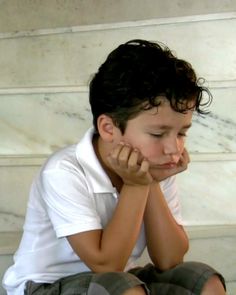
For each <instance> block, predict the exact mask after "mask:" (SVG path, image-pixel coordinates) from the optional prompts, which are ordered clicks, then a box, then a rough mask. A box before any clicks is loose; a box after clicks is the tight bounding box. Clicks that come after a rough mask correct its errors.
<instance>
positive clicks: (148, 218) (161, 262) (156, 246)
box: [144, 183, 188, 270]
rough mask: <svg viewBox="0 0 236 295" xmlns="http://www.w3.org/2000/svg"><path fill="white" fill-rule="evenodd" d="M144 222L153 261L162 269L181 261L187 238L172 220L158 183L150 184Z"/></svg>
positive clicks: (186, 247) (186, 248) (180, 227)
mask: <svg viewBox="0 0 236 295" xmlns="http://www.w3.org/2000/svg"><path fill="white" fill-rule="evenodd" d="M144 223H145V232H146V239H147V247H148V252H149V255H150V258H151V259H152V261H153V263H154V264H155V265H156V266H157V267H159V268H160V269H163V270H165V269H169V268H171V267H173V266H175V265H177V264H178V263H181V262H182V261H183V257H184V254H185V253H186V252H187V250H188V238H187V236H186V234H185V232H184V229H183V227H182V226H181V225H178V224H177V223H176V221H175V220H174V218H173V216H172V214H171V212H170V210H169V208H168V205H167V203H166V201H165V199H164V196H163V193H162V191H161V189H160V185H159V184H158V183H154V184H153V185H152V186H151V189H150V195H149V198H148V201H147V205H146V210H145V217H144Z"/></svg>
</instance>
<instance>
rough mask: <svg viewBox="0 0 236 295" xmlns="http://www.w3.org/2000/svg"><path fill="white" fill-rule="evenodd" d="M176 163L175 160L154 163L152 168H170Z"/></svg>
mask: <svg viewBox="0 0 236 295" xmlns="http://www.w3.org/2000/svg"><path fill="white" fill-rule="evenodd" d="M176 165H177V163H175V162H168V163H163V164H158V165H155V166H154V167H153V168H157V169H171V168H175V167H176Z"/></svg>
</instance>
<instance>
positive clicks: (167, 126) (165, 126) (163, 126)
mask: <svg viewBox="0 0 236 295" xmlns="http://www.w3.org/2000/svg"><path fill="white" fill-rule="evenodd" d="M191 126H192V123H190V124H186V125H184V126H182V127H181V129H189V128H190V127H191ZM150 127H151V128H158V129H162V130H169V129H172V128H173V127H172V126H169V125H150Z"/></svg>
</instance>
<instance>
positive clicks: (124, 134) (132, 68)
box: [3, 40, 225, 295]
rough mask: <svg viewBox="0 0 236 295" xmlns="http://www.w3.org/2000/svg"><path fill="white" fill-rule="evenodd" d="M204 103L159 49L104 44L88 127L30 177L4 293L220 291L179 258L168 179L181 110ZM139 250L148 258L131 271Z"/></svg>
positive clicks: (217, 282)
mask: <svg viewBox="0 0 236 295" xmlns="http://www.w3.org/2000/svg"><path fill="white" fill-rule="evenodd" d="M204 91H205V92H206V93H207V94H208V97H209V101H208V102H206V103H205V104H204V103H203V101H202V95H203V92H204ZM210 100H211V95H210V93H209V92H208V90H207V89H205V88H203V87H201V86H199V85H198V83H197V79H196V75H195V73H194V70H193V69H192V67H191V65H190V64H188V63H187V62H185V61H183V60H180V59H177V58H176V57H175V56H173V54H172V53H171V52H170V50H169V49H168V48H163V47H161V46H160V45H158V44H156V43H152V42H148V41H145V40H132V41H129V42H127V43H125V44H122V45H120V46H119V47H118V48H117V49H115V50H114V51H113V52H111V53H110V55H109V56H108V58H107V60H106V61H105V62H104V64H102V65H101V67H100V68H99V70H98V72H97V73H96V75H95V76H94V78H93V79H92V81H91V83H90V105H91V109H92V113H93V123H94V128H91V129H90V130H89V131H88V132H87V133H86V134H85V136H84V138H83V139H82V140H81V141H80V142H79V143H78V144H77V145H73V146H69V147H67V148H65V149H63V150H61V151H58V152H57V153H56V154H54V155H53V156H52V157H51V158H49V160H48V161H47V163H46V164H45V165H44V167H43V168H42V169H41V171H40V173H39V175H38V176H37V178H36V179H35V181H34V183H33V185H32V189H31V193H30V199H29V203H28V209H27V214H26V221H25V226H24V234H23V238H22V241H21V244H20V247H19V249H18V251H17V253H16V255H15V263H14V265H13V266H12V267H10V268H9V269H8V271H7V272H6V274H5V277H4V280H3V282H4V286H5V288H6V289H7V291H8V294H14V295H16V294H17V295H18V294H19V295H22V294H35V295H36V294H40V295H44V294H64V295H65V294H89V295H99V294H102V295H109V294H112V295H121V294H122V295H132V294H137V295H138V294H158V295H162V294H181V295H185V294H186V295H187V294H205V295H206V294H208V295H210V294H214V295H217V294H218V295H221V294H225V290H224V287H225V285H224V279H223V278H222V276H221V275H220V274H219V273H217V272H216V271H215V270H214V269H212V268H211V267H209V266H207V265H205V264H201V263H195V262H191V263H183V257H184V254H185V253H186V251H187V249H188V239H187V236H186V234H185V232H184V229H183V227H182V225H181V216H180V208H179V201H178V197H177V190H176V184H175V175H176V174H177V173H180V172H182V171H184V170H185V169H186V168H187V165H188V162H189V156H188V152H187V151H186V149H185V147H184V141H185V136H186V133H187V131H188V129H189V128H190V126H191V120H192V114H193V111H197V112H199V113H204V109H203V108H204V106H205V105H206V104H207V103H209V102H210ZM145 246H147V249H148V253H149V256H150V259H151V261H152V263H153V264H148V265H147V266H146V267H136V268H134V262H135V260H136V259H137V258H138V257H139V256H140V255H141V254H142V252H143V250H144V248H145ZM24 292H25V293H24Z"/></svg>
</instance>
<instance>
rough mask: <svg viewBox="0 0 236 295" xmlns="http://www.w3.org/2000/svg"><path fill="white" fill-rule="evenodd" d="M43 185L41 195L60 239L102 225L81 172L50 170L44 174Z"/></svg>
mask: <svg viewBox="0 0 236 295" xmlns="http://www.w3.org/2000/svg"><path fill="white" fill-rule="evenodd" d="M42 184H43V193H42V196H43V199H44V202H45V204H46V207H47V212H48V215H49V218H50V220H51V222H52V225H53V227H54V230H55V232H56V235H57V237H58V238H60V237H64V236H68V235H72V234H75V233H79V232H84V231H89V230H95V229H101V228H102V225H101V220H100V217H99V215H98V213H97V211H96V205H95V202H94V199H93V194H92V193H91V192H89V189H88V185H87V183H86V179H85V176H84V175H83V173H82V172H81V173H79V172H74V171H67V170H56V169H52V170H47V171H44V172H43V174H42Z"/></svg>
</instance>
